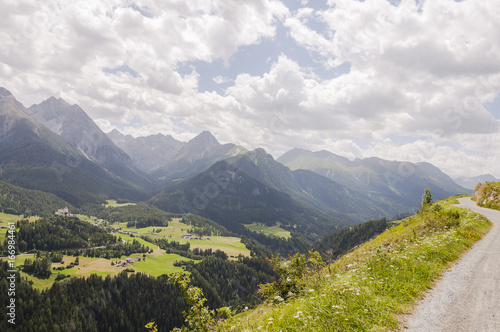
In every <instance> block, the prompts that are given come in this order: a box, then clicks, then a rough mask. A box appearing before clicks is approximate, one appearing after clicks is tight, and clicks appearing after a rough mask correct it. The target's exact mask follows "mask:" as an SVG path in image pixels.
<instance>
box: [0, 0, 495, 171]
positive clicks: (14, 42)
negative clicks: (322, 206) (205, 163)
mask: <svg viewBox="0 0 500 332" xmlns="http://www.w3.org/2000/svg"><path fill="white" fill-rule="evenodd" d="M301 3H302V5H303V6H304V8H302V9H299V10H297V11H293V12H292V11H289V10H288V9H287V8H286V7H285V4H286V2H280V1H278V0H252V1H239V0H238V1H237V0H215V1H206V0H193V1H178V0H170V1H161V2H160V1H153V0H141V1H135V2H134V1H131V0H112V1H106V2H102V1H97V0H90V1H72V2H68V1H62V0H49V1H44V2H43V3H40V2H35V1H34V0H23V1H19V2H13V1H11V2H7V1H4V2H2V3H0V12H2V13H3V16H2V20H0V40H2V46H0V85H1V86H5V87H6V88H7V89H9V90H11V91H12V92H13V93H14V94H15V95H16V96H17V97H18V98H19V99H20V100H21V101H22V102H24V103H25V104H26V106H29V105H31V104H32V103H38V102H40V101H41V100H43V99H46V98H47V97H49V96H51V95H55V96H57V97H63V98H65V99H67V100H68V101H69V102H72V103H78V104H80V105H81V106H82V107H83V108H84V109H85V110H86V111H87V112H88V113H89V114H90V115H91V116H92V117H93V118H94V119H96V120H97V122H98V123H99V124H100V125H101V126H102V127H103V128H105V129H106V130H109V129H111V128H113V127H114V126H116V125H117V124H120V127H121V128H125V129H124V130H125V131H126V132H127V133H132V134H134V135H147V134H148V133H157V132H163V133H165V134H173V135H174V136H176V137H180V136H182V137H191V136H192V135H193V133H194V132H197V131H200V130H211V131H212V132H214V133H215V134H216V135H217V137H218V138H220V140H221V141H223V142H235V143H238V144H241V145H244V146H245V147H247V148H255V147H258V146H262V147H264V148H266V149H267V150H268V151H270V152H272V153H273V154H274V155H276V156H277V155H279V154H280V153H283V152H285V151H286V150H288V149H291V148H293V147H303V148H309V149H312V150H319V149H328V150H331V151H332V152H335V153H338V154H342V155H345V156H348V157H350V158H355V157H366V156H371V155H374V156H375V155H377V156H379V157H383V158H387V159H407V160H416V159H422V158H423V159H425V160H427V161H430V162H434V163H436V165H437V166H440V167H443V168H444V169H445V170H446V171H448V172H450V173H454V174H459V173H461V172H462V170H463V169H466V170H467V171H470V170H474V171H475V172H480V171H481V170H482V169H485V170H488V172H491V173H494V174H495V175H496V176H499V177H500V169H498V166H496V165H499V163H498V161H499V160H498V157H496V152H495V151H494V149H492V148H485V145H484V144H482V143H481V142H483V141H484V139H485V138H491V137H494V138H495V139H497V138H500V137H498V133H499V121H498V120H496V119H495V118H494V117H493V116H492V115H491V114H490V113H489V112H488V111H487V110H486V109H485V108H484V107H483V104H484V103H485V102H491V101H492V100H493V99H494V98H495V97H496V96H497V95H498V94H499V92H500V56H499V54H500V29H498V23H497V18H498V17H499V16H500V7H499V6H498V5H497V4H496V1H494V0H485V1H481V2H473V1H462V2H455V1H449V0H433V1H425V2H422V1H421V2H420V4H419V5H417V4H416V2H415V1H414V0H403V1H401V3H400V4H399V5H398V6H397V7H396V6H393V5H391V4H389V2H388V1H387V0H371V1H364V2H361V1H352V0H330V1H328V4H329V7H328V8H325V9H324V10H317V9H311V8H306V7H305V6H307V3H308V2H307V1H302V2H301ZM278 21H280V22H281V23H278ZM278 24H282V25H283V26H284V27H285V29H287V33H288V35H289V37H290V38H291V39H293V40H294V41H295V43H296V44H297V45H299V47H303V48H305V49H306V50H307V51H308V52H309V53H310V54H311V55H313V56H312V59H314V60H315V61H317V62H318V63H319V64H320V65H322V66H323V67H324V68H325V71H326V70H327V69H331V68H334V67H335V66H338V65H341V64H343V63H346V62H347V63H350V65H351V70H350V72H349V73H347V74H344V75H342V76H339V77H336V78H332V79H321V78H320V77H326V76H327V75H322V74H324V73H321V72H319V71H318V70H317V69H316V72H313V70H312V69H311V68H309V67H310V66H308V65H307V64H304V63H300V62H298V61H301V60H295V61H294V60H292V59H297V57H295V56H294V54H291V53H289V54H286V53H283V54H282V55H281V56H279V57H278V58H277V60H272V61H274V62H272V61H271V62H270V63H271V67H270V69H269V70H267V72H265V73H263V74H261V75H256V74H253V75H250V74H248V72H249V71H248V70H247V68H246V67H245V66H242V67H239V68H233V67H232V65H233V64H232V62H231V59H232V58H233V57H235V56H237V55H238V51H239V50H241V48H242V47H245V46H249V45H257V44H259V43H261V42H262V41H263V40H267V41H269V40H273V41H274V42H275V45H276V48H277V49H278V50H279V48H280V47H281V46H282V45H283V44H286V43H287V42H289V41H286V40H280V39H277V38H278V37H277V35H276V31H277V26H278ZM316 24H320V25H321V27H324V29H322V30H321V31H320V30H318V29H316V28H315V27H317V26H315V25H316ZM280 38H281V37H280ZM283 52H285V48H284V51H283ZM278 54H279V52H278ZM272 56H274V55H272ZM272 56H271V52H270V59H275V58H273V57H272ZM299 58H300V57H299ZM196 61H203V62H205V63H208V64H209V63H215V62H218V61H219V62H220V61H222V62H223V63H224V64H225V66H226V67H227V68H229V69H231V70H230V72H231V74H228V73H220V74H218V73H216V74H215V75H213V76H211V77H208V79H209V80H211V81H213V82H215V83H216V84H222V83H226V84H227V83H230V82H232V84H231V86H229V87H228V88H227V90H226V91H225V94H224V95H219V94H217V93H215V92H205V93H200V92H198V85H199V82H200V79H201V78H202V77H201V75H204V72H203V71H202V70H199V71H197V68H196V67H192V69H191V70H186V67H187V66H186V64H190V63H192V62H196ZM249 65H252V64H249ZM124 66H127V68H130V71H128V72H127V71H118V70H116V69H117V68H122V67H124ZM105 69H106V70H105ZM113 69H115V70H113ZM238 73H239V74H238ZM231 75H235V76H231ZM228 76H229V77H231V78H232V77H236V79H235V80H234V82H233V81H230V80H229V79H228V78H227V77H228ZM394 136H406V137H409V138H410V141H411V143H407V144H403V145H402V144H400V143H399V142H394V141H392V140H391V139H390V137H394ZM366 142H369V143H366ZM490 142H491V140H490ZM488 144H489V146H490V147H491V146H492V145H491V143H488ZM486 146H488V145H486ZM422 149H424V151H427V152H426V153H424V154H423V153H422V152H421V151H422ZM419 151H420V152H419ZM417 157H418V158H417ZM493 162H495V164H491V165H492V166H489V167H487V166H481V165H487V164H488V165H489V164H490V163H493ZM495 172H496V173H495Z"/></svg>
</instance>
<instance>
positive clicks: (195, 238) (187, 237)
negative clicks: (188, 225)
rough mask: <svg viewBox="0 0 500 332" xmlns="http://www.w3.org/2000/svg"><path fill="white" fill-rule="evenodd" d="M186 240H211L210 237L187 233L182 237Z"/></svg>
mask: <svg viewBox="0 0 500 332" xmlns="http://www.w3.org/2000/svg"><path fill="white" fill-rule="evenodd" d="M182 238H183V239H184V240H210V238H209V237H203V236H197V235H196V234H191V233H186V234H184V235H183V236H182Z"/></svg>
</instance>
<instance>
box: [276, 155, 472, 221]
mask: <svg viewBox="0 0 500 332" xmlns="http://www.w3.org/2000/svg"><path fill="white" fill-rule="evenodd" d="M277 161H279V162H281V163H283V164H284V165H286V166H288V167H290V169H292V170H299V169H306V170H310V171H313V172H315V173H317V174H320V175H323V176H325V177H327V178H329V179H331V180H333V181H335V182H336V183H339V184H341V185H344V186H346V187H347V188H349V189H353V190H355V191H357V192H360V193H363V194H364V195H366V196H367V197H369V198H370V200H371V201H373V202H376V205H377V206H378V207H379V208H380V209H383V210H384V211H385V212H386V213H387V214H389V215H395V214H398V213H402V212H405V211H406V212H410V211H412V210H415V209H416V208H417V207H418V206H420V203H421V197H422V193H423V192H424V189H425V188H429V189H430V190H431V192H432V194H433V197H434V198H443V197H447V196H450V195H456V194H461V193H469V192H470V191H469V190H468V189H466V188H463V187H461V186H460V185H458V184H457V183H455V182H454V181H453V180H452V179H451V178H450V177H449V176H447V175H446V174H444V173H443V172H442V171H441V170H439V168H437V167H435V166H433V165H431V164H429V163H417V164H413V163H409V162H399V161H387V160H383V159H380V158H374V157H372V158H367V159H356V160H354V161H350V160H348V159H346V158H344V157H340V156H337V155H335V154H333V153H330V152H328V151H319V152H311V151H307V150H302V149H293V150H291V151H289V152H287V153H285V154H284V155H283V156H281V157H280V158H278V159H277Z"/></svg>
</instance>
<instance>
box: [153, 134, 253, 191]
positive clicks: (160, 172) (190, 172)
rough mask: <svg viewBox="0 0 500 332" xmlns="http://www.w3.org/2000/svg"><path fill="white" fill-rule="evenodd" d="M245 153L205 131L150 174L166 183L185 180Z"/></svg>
mask: <svg viewBox="0 0 500 332" xmlns="http://www.w3.org/2000/svg"><path fill="white" fill-rule="evenodd" d="M245 152H247V150H246V149H245V148H243V147H241V146H238V145H236V144H232V143H228V144H220V143H219V141H217V139H216V138H215V137H214V136H213V135H212V134H211V133H210V132H208V131H203V132H202V133H200V134H199V135H198V136H196V137H194V138H193V139H191V140H190V141H189V142H187V143H186V144H184V145H183V146H181V147H180V148H179V149H178V150H176V151H175V152H174V153H173V154H172V155H171V156H170V157H169V160H168V161H167V163H166V164H165V165H163V166H162V167H159V168H157V169H156V170H153V171H152V172H151V173H150V174H151V175H152V176H153V177H154V178H156V179H160V180H162V181H165V182H169V181H179V180H185V179H188V178H190V177H192V176H195V175H196V174H199V173H200V172H203V171H205V170H207V169H208V168H209V167H210V166H212V165H213V164H215V163H216V162H218V161H221V160H224V159H226V158H230V157H233V156H236V155H239V154H241V153H245Z"/></svg>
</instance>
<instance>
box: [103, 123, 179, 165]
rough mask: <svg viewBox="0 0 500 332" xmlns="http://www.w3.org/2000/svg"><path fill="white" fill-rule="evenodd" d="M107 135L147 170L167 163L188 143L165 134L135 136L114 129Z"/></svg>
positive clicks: (135, 163)
mask: <svg viewBox="0 0 500 332" xmlns="http://www.w3.org/2000/svg"><path fill="white" fill-rule="evenodd" d="M107 136H108V137H109V138H110V139H111V140H112V141H113V143H115V144H116V145H117V146H118V147H120V148H121V149H122V150H123V151H125V152H126V153H127V154H128V155H129V156H130V157H132V159H133V161H134V165H135V166H136V167H137V168H139V169H141V170H143V171H146V172H147V171H152V170H154V169H156V168H159V167H161V166H164V165H166V164H167V163H168V161H169V160H170V157H171V156H172V154H174V153H175V152H176V151H177V150H179V149H180V148H181V147H182V146H184V145H186V142H181V141H178V140H176V139H175V138H173V137H172V136H170V135H168V136H166V135H163V134H156V135H150V136H145V137H137V138H134V137H133V136H132V135H124V134H122V133H120V132H119V131H118V130H116V129H113V130H112V131H111V132H109V133H107Z"/></svg>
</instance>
